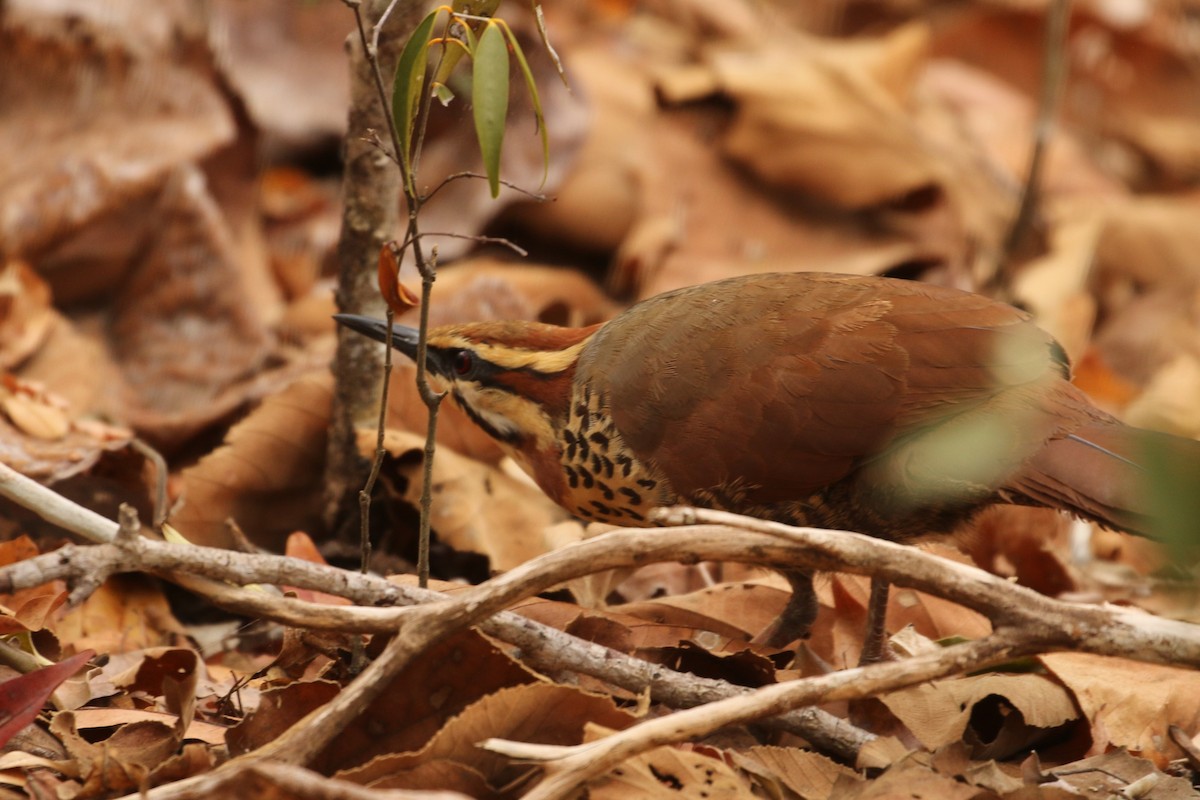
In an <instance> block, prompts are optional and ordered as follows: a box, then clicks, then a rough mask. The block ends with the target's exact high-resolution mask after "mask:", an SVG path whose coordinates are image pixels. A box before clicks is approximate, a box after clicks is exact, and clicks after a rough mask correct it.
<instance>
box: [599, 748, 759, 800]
mask: <svg viewBox="0 0 1200 800" xmlns="http://www.w3.org/2000/svg"><path fill="white" fill-rule="evenodd" d="M751 790H752V784H751V782H750V781H749V780H747V779H746V777H744V776H743V775H740V774H738V772H737V771H736V770H734V769H732V768H731V767H729V766H728V765H727V764H726V763H725V762H724V761H722V760H721V759H720V758H714V757H712V756H709V755H705V754H703V753H700V752H697V751H696V750H686V749H682V748H675V747H656V748H654V749H652V750H648V751H646V752H644V753H641V754H639V755H637V756H634V757H633V758H628V759H626V760H625V761H622V762H621V763H620V765H618V766H616V767H613V768H612V769H611V770H609V771H608V772H607V773H605V774H604V775H603V776H602V777H599V778H597V779H596V780H594V781H592V782H589V784H588V788H587V792H588V797H589V798H596V800H624V798H628V797H641V798H647V800H649V799H650V798H663V799H664V800H665V799H666V798H672V797H674V798H681V799H682V800H707V798H713V799H714V800H721V798H730V800H733V798H739V797H746V796H748V795H750V793H751Z"/></svg>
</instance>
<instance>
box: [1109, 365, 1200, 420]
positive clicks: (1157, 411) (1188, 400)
mask: <svg viewBox="0 0 1200 800" xmlns="http://www.w3.org/2000/svg"><path fill="white" fill-rule="evenodd" d="M1198 397H1200V357H1198V356H1197V355H1194V354H1191V353H1185V354H1181V355H1179V356H1178V357H1176V358H1175V359H1174V360H1173V361H1171V362H1170V363H1168V364H1166V365H1165V366H1164V367H1163V368H1162V369H1160V370H1159V371H1158V373H1157V374H1155V376H1154V377H1153V378H1152V379H1151V380H1150V383H1149V385H1148V386H1146V390H1145V391H1144V392H1142V394H1141V395H1139V396H1138V397H1137V399H1135V400H1134V401H1133V402H1132V403H1130V405H1129V407H1128V408H1126V409H1125V415H1124V417H1125V421H1126V422H1128V423H1129V424H1130V425H1136V426H1138V427H1139V428H1151V429H1153V430H1158V431H1167V432H1168V433H1173V434H1175V435H1176V436H1187V437H1191V438H1193V439H1195V438H1200V403H1197V402H1196V398H1198Z"/></svg>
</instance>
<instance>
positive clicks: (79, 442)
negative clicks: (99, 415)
mask: <svg viewBox="0 0 1200 800" xmlns="http://www.w3.org/2000/svg"><path fill="white" fill-rule="evenodd" d="M132 439H133V433H132V432H131V431H129V430H127V429H124V428H118V427H114V426H110V425H105V424H104V423H101V422H97V421H94V420H78V419H74V418H73V410H72V409H71V408H70V407H69V406H68V404H67V403H66V401H64V400H63V399H62V398H60V397H58V396H57V395H56V394H54V393H51V392H48V391H46V390H45V389H44V388H42V387H41V386H39V385H38V384H37V383H33V382H29V381H24V380H21V379H18V378H13V377H11V376H5V377H4V380H3V381H2V383H0V462H3V463H4V464H6V465H7V466H9V467H11V468H13V469H15V470H16V471H17V472H20V473H21V474H23V475H25V476H27V477H30V478H34V479H35V480H38V481H41V482H43V483H58V482H61V481H64V480H66V479H68V478H71V477H74V476H77V475H81V474H84V473H86V472H87V471H88V470H90V469H91V468H92V467H94V466H95V465H96V463H97V462H98V461H100V459H101V458H103V457H104V456H105V454H108V453H115V452H118V451H122V450H124V449H125V448H126V447H128V445H129V443H130V441H131V440H132Z"/></svg>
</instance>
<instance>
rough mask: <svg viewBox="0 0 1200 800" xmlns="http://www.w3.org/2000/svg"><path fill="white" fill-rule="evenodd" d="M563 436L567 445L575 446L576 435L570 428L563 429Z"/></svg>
mask: <svg viewBox="0 0 1200 800" xmlns="http://www.w3.org/2000/svg"><path fill="white" fill-rule="evenodd" d="M562 436H563V441H564V442H566V443H567V444H575V434H574V432H573V431H572V430H571V429H570V428H563V432H562Z"/></svg>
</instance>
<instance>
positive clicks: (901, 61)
mask: <svg viewBox="0 0 1200 800" xmlns="http://www.w3.org/2000/svg"><path fill="white" fill-rule="evenodd" d="M927 35H928V34H927V31H925V30H924V29H923V28H922V27H920V26H916V25H914V26H909V27H904V28H900V29H898V30H897V31H896V32H894V33H893V34H891V35H889V36H886V37H883V38H881V39H878V40H874V41H871V42H866V41H859V42H852V43H848V44H834V43H830V42H827V41H822V40H819V39H814V38H798V40H797V41H786V40H785V39H778V40H777V39H771V40H769V42H776V44H774V45H773V46H767V47H763V46H761V44H760V45H757V46H756V47H755V48H754V49H753V50H749V51H742V52H725V53H714V54H713V57H712V63H713V67H714V69H715V70H716V73H717V75H718V77H719V82H720V84H721V87H722V89H723V90H724V92H725V93H726V94H727V95H728V96H729V97H730V98H731V99H732V100H733V102H734V103H735V104H736V105H737V114H736V115H735V117H734V121H733V125H732V127H731V128H730V130H729V131H728V133H727V134H726V138H725V140H724V149H725V152H726V153H727V154H728V155H729V156H730V157H731V158H733V159H735V160H737V161H738V162H739V163H741V164H743V165H745V166H746V167H748V168H749V169H751V170H752V171H753V172H754V173H755V174H756V175H757V176H758V177H759V178H760V179H761V180H763V181H765V182H768V183H770V184H772V185H776V186H783V187H787V188H790V189H796V190H799V191H802V192H804V193H806V194H809V195H812V196H814V197H819V198H823V199H825V200H827V201H829V202H831V203H832V204H834V205H835V206H839V207H843V208H864V207H870V206H877V205H880V204H883V203H886V202H889V201H892V200H894V199H896V198H899V197H904V196H905V195H908V194H911V193H912V192H914V191H915V190H917V189H919V188H921V187H925V186H929V185H933V184H937V183H938V182H939V181H940V180H941V178H942V172H941V170H940V168H939V166H938V164H937V162H936V161H935V160H934V159H933V158H932V157H931V155H930V153H929V152H928V151H927V150H926V148H925V146H924V143H923V142H922V139H921V135H920V132H919V131H918V130H917V128H916V127H915V126H914V124H913V119H912V116H911V115H910V114H909V113H908V111H907V110H906V108H905V100H906V98H907V96H908V93H909V91H910V89H911V84H912V82H913V79H914V76H915V73H916V71H917V70H918V69H919V67H920V65H921V63H922V61H923V59H924V57H925V47H926V38H927ZM796 36H797V37H799V35H798V34H797V35H796ZM884 75H886V76H888V77H887V78H886V79H881V76H884Z"/></svg>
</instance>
